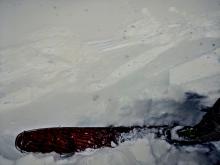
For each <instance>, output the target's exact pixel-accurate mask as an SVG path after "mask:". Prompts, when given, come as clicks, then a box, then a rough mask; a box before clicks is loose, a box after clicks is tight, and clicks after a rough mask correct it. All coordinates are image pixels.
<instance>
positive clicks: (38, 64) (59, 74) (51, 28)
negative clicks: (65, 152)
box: [0, 0, 220, 165]
mask: <svg viewBox="0 0 220 165" xmlns="http://www.w3.org/2000/svg"><path fill="white" fill-rule="evenodd" d="M219 9H220V2H219V0H200V1H198V0H185V1H182V0H167V1H166V2H164V1H163V0H157V1H155V0H148V1H146V0H139V1H132V0H111V1H108V0H93V1H90V0H80V1H79V0H78V1H77V0H76V1H71V0H65V1H59V0H53V1H51V0H38V1H34V0H10V1H8V0H1V1H0V20H1V23H0V77H1V78H0V165H1V164H2V165H12V164H13V165H18V164H19V165H20V164H22V165H25V164H40V165H41V164H46V165H49V164H50V165H51V164H65V165H70V164H77V165H78V164H79V165H81V164H82V165H85V164H87V165H92V164H95V165H97V164H103V165H104V164H106V165H111V164H114V165H117V164H118V165H119V164H120V165H123V164H126V165H129V164H131V165H146V164H147V165H148V164H149V165H154V164H157V165H162V164H164V165H166V164H169V165H174V164H175V165H176V164H178V165H186V164H187V165H191V164H198V165H200V164H204V165H205V164H210V163H214V162H215V161H216V160H217V159H218V160H219V158H218V155H219V152H220V151H219V147H218V144H217V143H216V144H215V146H216V150H212V151H209V147H207V146H200V147H194V148H193V150H191V149H190V148H189V147H175V146H172V145H170V144H168V143H167V142H166V141H165V140H163V139H156V138H155V137H154V135H153V134H151V133H148V134H146V135H144V136H142V138H139V139H137V138H132V139H131V140H130V141H127V142H125V143H122V144H120V145H119V146H117V147H115V148H101V149H98V150H87V151H85V152H82V153H77V154H75V155H74V156H72V157H70V158H67V159H60V158H59V156H58V155H56V154H55V153H51V154H46V155H42V154H32V153H30V154H21V153H19V151H17V150H16V148H15V146H14V140H15V137H16V135H17V134H18V133H19V132H21V131H23V130H26V129H34V128H39V127H51V126H108V125H125V126H130V125H142V124H149V125H150V124H157V125H160V124H171V123H172V122H179V123H180V124H181V125H191V124H195V123H197V122H198V121H199V120H200V119H201V117H202V115H203V114H204V113H202V112H200V111H199V108H198V107H199V105H197V104H199V103H196V102H190V103H189V102H187V100H186V97H185V92H192V93H198V94H200V95H205V96H207V98H206V99H205V100H202V103H203V104H205V105H209V106H210V105H212V104H213V103H214V101H215V100H216V99H217V98H219V96H220V86H219V84H220V65H219V63H220V21H219V18H220V12H219V11H220V10H219ZM112 145H113V146H114V145H115V144H112Z"/></svg>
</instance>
